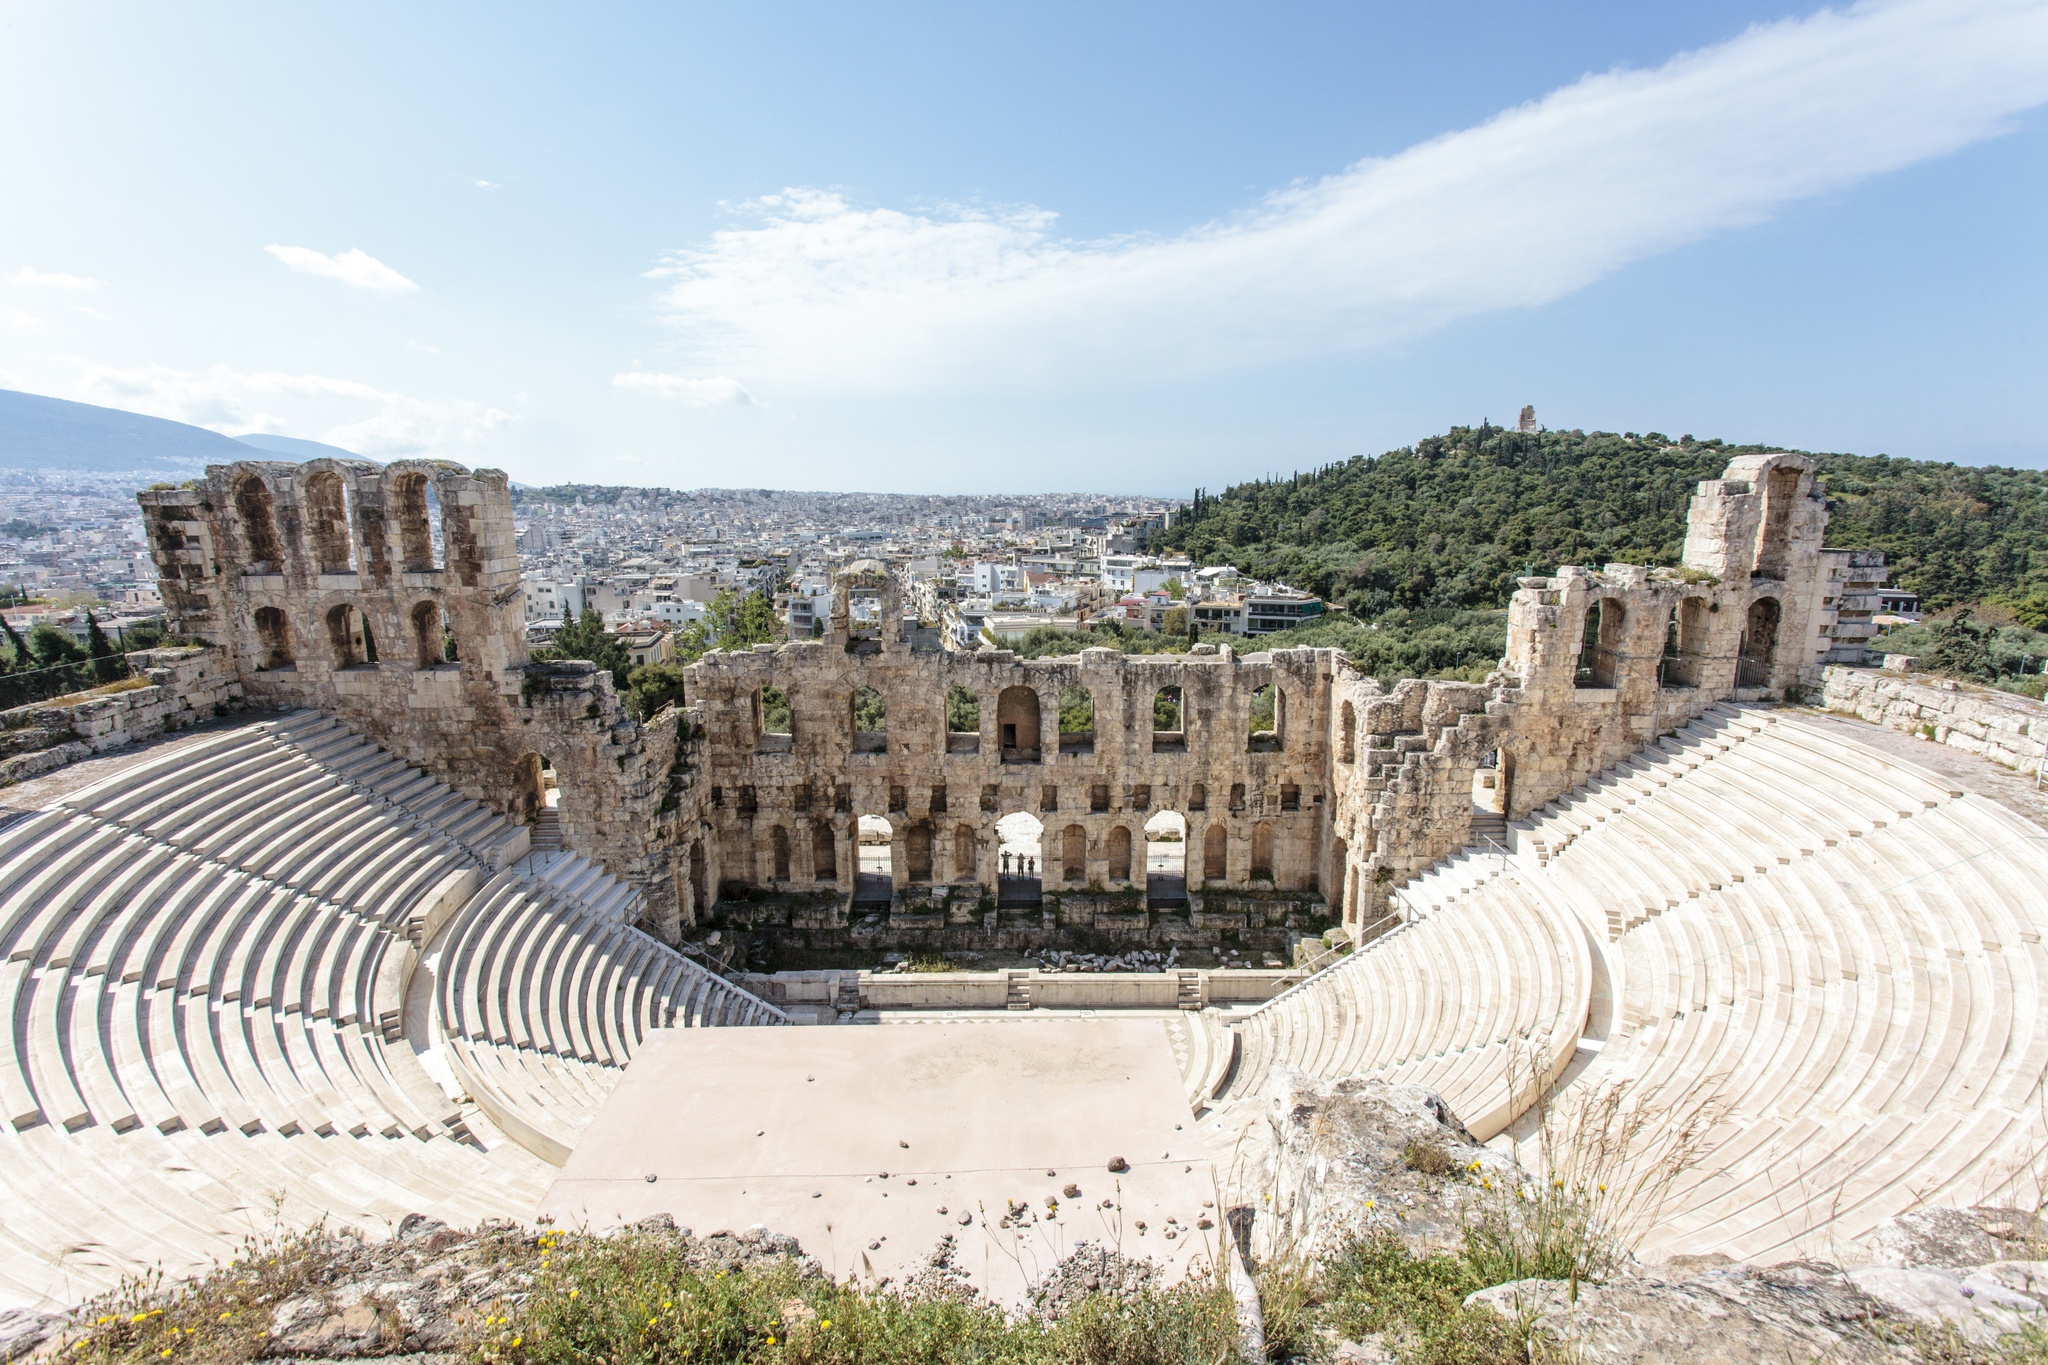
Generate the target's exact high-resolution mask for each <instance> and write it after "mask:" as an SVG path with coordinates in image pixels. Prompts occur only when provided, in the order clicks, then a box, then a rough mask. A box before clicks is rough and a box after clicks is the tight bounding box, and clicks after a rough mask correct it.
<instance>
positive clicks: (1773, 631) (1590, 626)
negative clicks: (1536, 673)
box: [1573, 597, 1784, 688]
mask: <svg viewBox="0 0 2048 1365" xmlns="http://www.w3.org/2000/svg"><path fill="white" fill-rule="evenodd" d="M1715 610H1717V608H1716V607H1715V604H1714V603H1712V602H1710V601H1708V600H1707V599H1706V598H1704V597H1688V598H1686V599H1684V600H1683V601H1681V602H1680V603H1679V604H1678V605H1677V606H1675V607H1673V608H1671V610H1670V612H1669V613H1668V614H1667V616H1666V617H1665V622H1664V641H1663V647H1662V650H1661V652H1660V653H1659V654H1658V656H1657V682H1658V683H1659V685H1661V686H1664V687H1698V686H1700V685H1702V683H1703V682H1704V680H1705V672H1706V663H1707V660H1708V658H1709V653H1708V639H1709V633H1710V630H1711V625H1712V614H1713V613H1714V611H1715ZM1783 615H1784V611H1783V608H1782V606H1781V605H1780V604H1779V602H1778V599H1777V598H1775V597H1759V598H1757V599H1756V600H1755V601H1754V602H1752V603H1750V606H1749V611H1748V614H1747V617H1746V618H1745V620H1744V622H1743V632H1742V638H1741V641H1740V643H1739V645H1738V647H1737V650H1736V679H1735V685H1736V686H1737V687H1767V686H1769V685H1770V678H1771V673H1772V671H1773V669H1774V668H1775V666H1776V663H1777V654H1778V626H1779V623H1780V621H1781V620H1782V619H1783ZM1628 626H1629V621H1628V607H1627V605H1626V604H1625V603H1624V602H1623V601H1622V600H1621V599H1620V598H1618V597H1601V598H1596V599H1595V600H1594V601H1593V602H1591V603H1590V604H1588V605H1587V607H1586V619H1585V625H1584V626H1583V628H1582V629H1581V632H1580V636H1579V655H1578V666H1577V669H1576V672H1575V674H1574V677H1573V684H1574V685H1575V686H1577V687H1581V688H1611V687H1615V686H1617V685H1618V684H1619V681H1620V679H1621V677H1622V676H1623V674H1624V673H1625V672H1626V666H1627V664H1628V663H1629V661H1630V659H1631V657H1632V656H1631V655H1630V654H1629V653H1628V651H1627V649H1626V644H1625V642H1626V638H1627V636H1626V632H1627V630H1628Z"/></svg>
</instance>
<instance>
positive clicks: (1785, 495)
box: [1752, 465, 1800, 581]
mask: <svg viewBox="0 0 2048 1365" xmlns="http://www.w3.org/2000/svg"><path fill="white" fill-rule="evenodd" d="M1799 480H1800V472H1799V470H1798V469H1797V468H1795V467H1793V466H1790V465H1774V466H1772V467H1771V469H1770V471H1769V472H1768V473H1766V474H1765V475H1764V477H1763V488H1762V490H1761V491H1762V493H1763V495H1764V506H1763V515H1762V516H1760V517H1758V518H1757V528H1756V554H1755V556H1754V563H1755V565H1756V567H1755V568H1754V569H1753V570H1752V572H1753V573H1754V574H1755V575H1756V576H1757V577H1758V578H1771V579H1777V580H1780V581H1783V579H1784V578H1785V575H1786V574H1787V573H1788V572H1789V571H1790V568H1791V563H1792V509H1793V507H1794V506H1795V505H1797V503H1798V501H1799Z"/></svg>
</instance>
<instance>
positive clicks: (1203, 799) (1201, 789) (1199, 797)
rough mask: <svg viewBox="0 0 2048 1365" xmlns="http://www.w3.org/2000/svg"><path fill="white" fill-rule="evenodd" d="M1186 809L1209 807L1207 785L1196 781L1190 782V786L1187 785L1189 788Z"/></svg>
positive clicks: (1204, 808)
mask: <svg viewBox="0 0 2048 1365" xmlns="http://www.w3.org/2000/svg"><path fill="white" fill-rule="evenodd" d="M1188 809H1189V810H1207V809H1209V789H1208V787H1206V786H1204V785H1203V784H1202V783H1200V782H1196V783H1194V784H1192V785H1191V786H1189V788H1188Z"/></svg>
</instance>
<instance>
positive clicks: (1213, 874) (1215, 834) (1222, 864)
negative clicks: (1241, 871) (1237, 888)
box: [1202, 825, 1230, 882]
mask: <svg viewBox="0 0 2048 1365" xmlns="http://www.w3.org/2000/svg"><path fill="white" fill-rule="evenodd" d="M1229 876H1230V832H1229V831H1228V830H1226V829H1224V828H1223V826H1222V825H1211V826H1209V828H1208V829H1207V830H1206V831H1204V832H1203V834H1202V880H1203V881H1205V882H1220V881H1224V880H1226V879H1227V878H1228V877H1229Z"/></svg>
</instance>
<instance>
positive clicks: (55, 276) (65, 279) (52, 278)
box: [13, 265, 102, 290]
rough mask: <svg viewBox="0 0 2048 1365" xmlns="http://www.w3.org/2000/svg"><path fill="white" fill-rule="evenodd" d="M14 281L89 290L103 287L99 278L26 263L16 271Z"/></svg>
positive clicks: (58, 287) (49, 286)
mask: <svg viewBox="0 0 2048 1365" xmlns="http://www.w3.org/2000/svg"><path fill="white" fill-rule="evenodd" d="M13 282H14V283H15V284H35V285H41V286H42V287H43V288H45V289H76V290H87V289H99V288H101V287H102V286H101V284H100V282H99V281H98V280H94V279H88V278H87V277H86V276H84V275H67V274H65V273H64V272H63V271H61V270H37V269H36V268H35V267H33V266H26V265H25V266H23V267H22V268H21V269H19V270H17V271H15V272H14V280H13Z"/></svg>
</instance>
